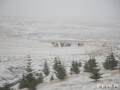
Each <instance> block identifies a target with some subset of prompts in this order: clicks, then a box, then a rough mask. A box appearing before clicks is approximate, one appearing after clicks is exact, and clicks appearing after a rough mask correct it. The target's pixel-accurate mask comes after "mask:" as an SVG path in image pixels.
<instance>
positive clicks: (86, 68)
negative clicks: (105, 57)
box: [84, 62, 89, 72]
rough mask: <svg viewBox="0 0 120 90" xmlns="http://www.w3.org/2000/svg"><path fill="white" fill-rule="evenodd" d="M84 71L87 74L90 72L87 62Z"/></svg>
mask: <svg viewBox="0 0 120 90" xmlns="http://www.w3.org/2000/svg"><path fill="white" fill-rule="evenodd" d="M84 71H85V72H89V65H88V62H86V63H85V65H84Z"/></svg>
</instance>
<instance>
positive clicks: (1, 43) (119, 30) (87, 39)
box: [0, 21, 120, 90]
mask: <svg viewBox="0 0 120 90" xmlns="http://www.w3.org/2000/svg"><path fill="white" fill-rule="evenodd" d="M52 42H57V43H58V44H59V43H60V42H68V43H71V44H72V46H71V47H60V44H59V46H58V47H54V46H53V45H52V44H51V43H52ZM78 42H80V43H84V46H80V47H78V46H77V44H78ZM103 44H105V46H103ZM111 47H112V51H113V52H114V53H115V56H116V59H117V60H120V24H87V23H67V24H64V23H62V24H60V23H40V22H15V21H14V22H6V21H0V86H3V85H4V84H5V83H12V82H15V81H17V80H19V79H20V78H21V75H22V73H24V72H25V67H26V56H27V55H28V54H29V55H30V56H31V58H32V69H33V70H34V72H41V70H42V68H43V67H42V66H43V63H44V61H45V60H47V61H48V64H49V65H50V68H51V69H50V70H51V73H50V75H49V76H47V77H45V78H44V82H43V83H42V84H39V85H38V86H37V90H103V89H100V88H98V87H97V85H103V84H104V85H105V84H107V85H112V84H116V85H119V86H120V78H119V77H120V71H119V70H114V71H109V70H105V69H104V68H103V67H102V63H103V62H104V60H105V57H106V56H107V55H108V54H109V53H110V52H111ZM90 56H94V57H95V58H96V60H97V62H99V65H100V67H101V72H102V73H104V74H103V78H101V79H100V80H99V81H98V82H94V81H93V80H91V79H90V78H89V74H88V73H86V72H83V67H81V68H80V70H81V72H80V74H78V75H75V74H74V75H72V76H71V75H70V74H69V73H70V71H69V69H70V65H71V61H73V60H78V61H81V62H82V64H83V65H84V63H85V61H87V60H89V57H90ZM55 57H59V58H60V60H61V61H62V63H64V64H65V66H66V68H67V73H68V77H67V78H66V79H65V80H64V81H60V80H58V79H57V78H56V77H55V80H54V81H49V79H50V76H51V75H54V73H53V70H52V65H53V62H54V58H55ZM54 76H55V75H54ZM17 86H18V84H17V85H15V86H13V88H14V89H15V90H18V87H17ZM119 89H120V88H116V89H105V90H119Z"/></svg>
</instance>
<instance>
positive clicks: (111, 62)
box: [103, 53, 118, 70]
mask: <svg viewBox="0 0 120 90" xmlns="http://www.w3.org/2000/svg"><path fill="white" fill-rule="evenodd" d="M117 65H118V61H117V60H115V57H114V54H113V53H111V54H110V55H109V56H108V57H107V58H106V60H105V62H104V63H103V67H104V68H105V69H110V70H114V68H115V67H117Z"/></svg>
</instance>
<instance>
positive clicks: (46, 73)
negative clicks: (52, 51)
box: [43, 61, 50, 76]
mask: <svg viewBox="0 0 120 90" xmlns="http://www.w3.org/2000/svg"><path fill="white" fill-rule="evenodd" d="M43 72H44V74H45V75H46V76H47V75H48V74H49V73H50V71H49V67H48V63H47V61H45V63H44V68H43Z"/></svg>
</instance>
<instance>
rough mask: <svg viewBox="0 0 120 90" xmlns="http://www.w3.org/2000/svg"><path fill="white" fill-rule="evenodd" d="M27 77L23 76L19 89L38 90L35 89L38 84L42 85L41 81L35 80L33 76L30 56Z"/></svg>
mask: <svg viewBox="0 0 120 90" xmlns="http://www.w3.org/2000/svg"><path fill="white" fill-rule="evenodd" d="M26 72H27V73H26V75H23V77H22V79H21V80H20V84H19V88H20V89H22V88H28V89H29V90H36V89H35V87H36V85H37V84H38V83H40V81H39V80H41V79H40V78H39V79H35V77H34V76H33V74H32V69H31V58H30V56H28V58H27V68H26ZM40 77H41V76H40Z"/></svg>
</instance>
